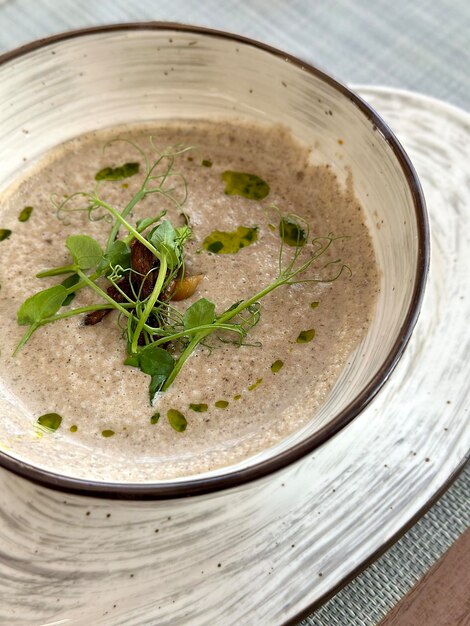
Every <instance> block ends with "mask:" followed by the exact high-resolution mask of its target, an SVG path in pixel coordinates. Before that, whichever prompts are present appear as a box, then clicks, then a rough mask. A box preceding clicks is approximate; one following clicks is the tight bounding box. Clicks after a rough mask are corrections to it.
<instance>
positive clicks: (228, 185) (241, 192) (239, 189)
mask: <svg viewBox="0 0 470 626" xmlns="http://www.w3.org/2000/svg"><path fill="white" fill-rule="evenodd" d="M222 180H223V181H224V183H225V193H226V194H227V195H228V196H243V197H244V198H248V200H263V198H266V196H267V195H268V193H269V185H268V183H267V182H265V181H264V180H263V179H262V178H260V177H259V176H256V174H246V173H244V172H232V171H227V172H223V173H222Z"/></svg>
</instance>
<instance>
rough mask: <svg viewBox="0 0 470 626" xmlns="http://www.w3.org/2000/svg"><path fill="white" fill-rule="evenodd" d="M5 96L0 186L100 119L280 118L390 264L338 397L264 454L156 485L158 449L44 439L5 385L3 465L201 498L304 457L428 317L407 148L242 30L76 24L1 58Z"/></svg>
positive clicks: (113, 491)
mask: <svg viewBox="0 0 470 626" xmlns="http://www.w3.org/2000/svg"><path fill="white" fill-rule="evenodd" d="M0 103H1V107H0V110H1V111H2V115H1V117H0V139H1V144H0V145H1V146H2V150H3V153H4V154H6V155H8V159H6V158H4V159H2V169H1V172H0V189H4V188H5V187H6V186H7V185H8V184H10V183H11V182H12V181H14V180H15V179H16V178H17V177H18V176H20V175H21V174H22V173H23V172H24V171H25V170H26V169H27V168H28V167H29V166H30V164H31V163H33V162H34V161H35V160H37V159H38V158H39V157H40V156H41V155H42V154H44V153H45V152H47V151H48V150H50V149H51V148H53V147H54V146H56V145H58V144H60V143H62V142H64V141H67V140H69V139H71V138H73V137H75V136H77V135H80V134H82V133H86V132H89V131H93V130H96V129H102V128H106V127H109V126H114V125H119V124H124V123H130V122H132V123H135V122H142V123H143V122H149V121H151V120H165V119H168V118H185V119H186V118H190V119H204V118H208V117H210V118H211V117H213V118H217V117H223V116H227V115H229V116H236V117H237V118H240V119H243V120H247V121H259V122H263V123H266V122H267V123H281V124H283V125H285V126H286V127H288V128H289V130H290V131H291V133H292V134H293V135H294V137H296V138H298V139H299V140H301V141H302V142H303V143H305V144H307V145H309V146H311V147H314V150H313V152H312V162H313V163H314V164H325V163H327V164H329V166H330V167H331V168H332V169H333V171H334V172H335V173H336V175H337V176H338V179H339V180H340V181H341V182H345V181H346V178H347V176H348V174H349V172H350V173H351V174H352V178H353V183H354V191H355V195H356V197H357V199H358V200H359V202H360V203H361V205H362V207H363V209H364V212H365V219H366V224H367V227H368V229H369V232H370V235H371V238H372V241H373V245H374V249H375V254H376V260H377V264H378V268H379V272H380V289H379V293H378V298H377V302H376V305H375V309H374V313H373V317H372V320H371V322H370V325H369V327H368V329H367V331H366V334H365V336H364V337H363V339H362V340H361V342H360V344H359V346H358V347H357V349H356V350H355V351H354V353H353V354H352V355H351V357H350V358H349V359H348V362H347V365H346V366H345V367H344V369H343V371H342V372H341V375H340V377H339V379H338V380H337V382H336V384H335V385H334V388H333V389H332V391H331V393H330V394H329V396H328V398H327V399H326V401H325V402H324V404H323V405H322V406H321V408H320V410H319V411H318V412H316V413H315V415H313V416H312V419H311V420H310V422H309V423H308V424H307V425H306V426H305V427H303V428H301V429H300V430H298V431H297V432H294V433H292V434H291V435H290V436H288V437H287V438H285V439H284V440H282V441H281V442H279V443H277V444H275V445H273V446H271V447H269V448H267V449H265V450H263V451H262V452H260V453H258V454H255V455H253V456H251V457H249V458H247V459H244V460H242V461H240V462H237V463H235V464H233V465H230V466H225V467H222V468H218V469H215V470H212V471H208V472H205V473H200V474H195V475H188V476H182V477H180V478H176V479H168V480H159V481H155V480H154V479H153V477H152V465H153V460H152V459H151V458H145V459H142V462H139V463H138V464H135V462H131V461H129V462H127V461H126V459H125V458H122V457H119V458H113V457H112V456H110V455H104V454H103V455H100V454H95V453H93V451H90V450H89V449H87V448H86V447H83V446H77V445H75V444H74V443H73V441H72V440H70V439H61V438H49V440H48V443H47V445H46V446H44V445H43V446H41V445H38V441H37V439H35V434H34V432H33V431H32V429H31V428H30V424H29V422H28V424H26V425H25V412H24V410H23V409H22V406H21V403H20V402H18V399H16V398H12V397H11V394H9V393H8V390H7V389H5V388H4V387H3V386H2V389H1V396H0V415H1V417H2V419H1V421H0V442H1V444H0V445H1V450H0V464H1V465H2V466H3V467H4V468H6V469H8V470H11V471H13V472H15V473H17V474H19V475H20V476H22V477H24V478H27V479H29V480H31V481H33V482H36V483H40V484H42V485H44V486H48V487H53V488H58V489H61V490H65V491H71V492H75V493H77V494H82V495H94V496H102V497H113V498H126V499H127V498H136V499H139V498H147V499H148V498H150V499H160V498H175V497H179V496H185V497H186V496H191V495H197V494H202V493H206V492H211V491H216V490H221V489H225V488H228V487H235V486H237V485H242V484H244V483H247V482H248V481H252V480H254V479H258V478H261V477H264V476H268V475H270V474H272V473H273V472H275V471H277V470H279V469H281V468H283V467H285V466H287V465H289V464H292V463H294V462H295V461H298V460H300V459H302V458H303V457H305V456H306V455H308V454H309V453H310V452H312V451H313V450H314V449H315V448H317V447H318V446H320V445H321V444H322V443H324V442H325V441H326V440H328V439H329V438H331V437H332V436H333V435H334V434H335V433H337V432H338V431H339V430H340V429H342V428H344V427H345V426H346V425H347V424H348V423H349V422H350V421H351V420H353V419H354V418H355V417H356V416H357V415H358V414H359V413H360V412H361V411H362V410H363V408H364V407H365V406H366V405H367V404H368V403H369V402H370V401H371V400H372V399H373V397H374V396H375V395H376V394H377V392H378V391H379V390H380V388H381V386H382V385H383V384H384V383H385V381H386V380H387V378H388V377H389V376H390V374H391V373H392V371H393V369H394V367H395V365H396V364H397V362H398V360H399V358H400V357H401V355H402V353H403V351H404V349H405V347H406V344H407V342H408V340H409V338H410V335H411V332H412V330H413V327H414V325H415V323H416V320H417V317H418V313H419V308H420V304H421V300H422V297H423V291H424V286H425V281H426V275H427V269H428V262H429V234H428V221H427V216H426V210H425V204H424V199H423V195H422V192H421V189H420V185H419V181H418V179H417V176H416V173H415V172H414V169H413V167H412V165H411V163H410V161H409V159H408V157H407V155H406V154H405V152H404V150H403V148H402V147H401V146H400V144H399V142H398V141H397V139H396V138H395V137H394V135H393V133H392V132H391V130H390V129H389V128H388V127H387V125H386V124H385V123H384V122H383V120H382V119H381V118H380V117H379V116H378V114H377V113H376V112H375V111H374V110H373V109H372V108H371V107H370V106H369V105H367V103H365V102H364V101H363V100H362V99H361V98H360V97H358V96H357V95H356V94H354V93H353V92H352V91H351V90H350V89H348V88H347V87H346V86H344V85H342V84H341V83H339V82H338V81H336V80H335V79H334V78H332V77H331V76H329V75H328V74H327V73H325V72H323V71H321V70H319V69H318V68H316V67H313V66H311V65H308V64H307V63H304V62H302V61H300V60H298V59H296V58H294V57H292V56H290V55H288V54H285V53H283V52H280V51H278V50H275V49H273V48H270V47H269V46H266V45H263V44H260V43H258V42H254V41H251V40H248V39H246V38H243V37H239V36H236V35H230V34H227V33H221V32H217V31H213V30H208V29H204V28H197V27H191V26H182V25H178V24H158V23H151V24H129V25H118V26H109V27H99V28H95V29H87V30H83V31H77V32H71V33H66V34H63V35H57V36H55V37H51V38H49V39H46V40H44V41H39V42H36V43H32V44H30V45H27V46H24V47H23V48H20V49H18V50H16V51H13V52H10V53H7V54H6V55H3V57H1V58H0ZM25 129H27V134H26V133H25V132H24V131H25ZM338 138H341V141H340V143H339V142H338ZM30 431H31V432H30ZM90 455H91V459H92V462H91V463H90V462H89V460H90ZM109 477H112V478H111V479H110V478H109Z"/></svg>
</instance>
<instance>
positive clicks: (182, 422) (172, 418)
mask: <svg viewBox="0 0 470 626" xmlns="http://www.w3.org/2000/svg"><path fill="white" fill-rule="evenodd" d="M166 417H167V419H168V421H169V422H170V426H171V427H172V428H173V430H176V432H178V433H182V432H183V431H184V430H186V427H187V425H188V422H187V421H186V418H185V416H184V415H183V414H182V413H181V412H180V411H178V410H177V409H169V410H168V412H167V414H166Z"/></svg>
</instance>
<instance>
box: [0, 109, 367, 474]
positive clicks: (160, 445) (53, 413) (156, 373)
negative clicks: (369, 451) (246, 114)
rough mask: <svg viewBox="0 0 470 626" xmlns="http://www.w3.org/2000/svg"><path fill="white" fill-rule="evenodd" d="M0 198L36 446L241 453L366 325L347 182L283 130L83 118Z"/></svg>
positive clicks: (16, 335)
mask: <svg viewBox="0 0 470 626" xmlns="http://www.w3.org/2000/svg"><path fill="white" fill-rule="evenodd" d="M117 138H119V140H117V141H111V140H114V139H117ZM105 146H106V147H105ZM169 147H172V148H171V150H170V148H169ZM186 148H188V149H186ZM339 149H340V148H339ZM165 150H166V154H167V155H169V156H163V158H162V159H161V160H160V161H159V162H158V163H157V165H156V166H155V169H154V170H153V171H152V175H153V178H149V179H148V182H147V189H156V190H157V191H154V192H152V193H145V194H142V193H140V195H139V190H142V184H143V181H144V179H145V176H146V162H145V157H147V159H148V165H149V167H152V165H153V164H154V163H155V162H156V161H157V160H158V158H159V154H161V153H162V152H163V151H165ZM144 153H145V155H144ZM74 192H87V193H88V194H89V195H88V196H83V195H82V196H81V195H78V196H73V195H72V194H74ZM94 194H96V195H94ZM136 194H137V196H136ZM96 197H98V198H99V200H100V202H101V204H98V205H97V204H96V203H95V204H94V205H93V207H92V209H91V210H88V211H87V210H83V209H85V208H86V207H87V205H88V206H90V205H91V204H93V199H94V198H95V199H96ZM134 200H135V202H134ZM0 201H1V216H0V227H1V230H0V238H1V241H0V258H1V274H2V275H1V290H0V315H1V323H2V330H3V332H2V346H1V357H0V358H1V372H2V378H3V385H4V386H5V388H6V389H7V391H8V393H9V394H10V397H16V398H17V399H18V402H19V403H20V404H21V406H22V410H23V411H24V430H25V431H31V430H33V429H35V430H36V431H37V434H38V437H39V440H38V443H37V445H47V439H48V438H51V437H53V438H66V439H68V440H69V441H70V440H72V441H74V442H76V443H77V445H80V446H86V447H88V448H89V449H90V450H93V451H97V450H99V451H101V452H103V451H104V453H106V454H108V453H109V454H110V455H124V456H125V457H126V458H127V459H135V461H136V462H139V460H141V459H146V460H148V459H149V458H152V459H154V462H155V471H154V476H153V478H154V479H155V480H158V479H167V478H173V477H178V476H183V475H191V474H195V473H199V472H204V471H207V470H211V469H214V468H217V467H221V466H226V465H230V464H233V463H236V462H239V461H241V460H242V459H244V458H246V457H248V456H251V455H253V454H255V453H257V452H259V451H261V450H263V449H264V448H267V447H270V446H272V445H274V444H276V443H277V442H279V441H280V440H282V439H283V438H285V437H286V436H288V435H289V434H290V433H292V432H293V431H295V430H298V429H299V428H301V427H302V426H304V425H305V424H306V423H307V422H309V421H310V420H312V419H315V412H316V411H317V409H318V407H319V406H321V404H322V403H323V402H324V401H325V398H326V397H327V395H328V393H329V392H330V390H331V388H332V386H333V384H334V383H335V381H336V380H337V378H338V376H339V374H340V373H341V370H342V369H343V368H344V366H345V365H346V363H347V361H348V357H349V356H350V355H351V354H352V352H353V351H354V349H355V348H356V346H357V345H358V343H359V341H360V339H361V338H362V337H363V335H364V333H365V329H366V328H367V326H368V322H369V318H370V316H371V311H372V308H373V305H374V301H375V297H376V292H377V289H378V272H377V268H376V263H375V258H374V252H373V248H372V243H371V239H370V237H369V234H368V231H367V228H366V226H365V224H364V215H363V212H362V209H361V207H360V205H359V204H358V201H357V200H356V198H355V196H354V193H353V188H352V181H351V180H350V179H349V180H348V182H347V184H346V185H343V184H340V183H339V182H338V180H337V178H336V176H335V174H334V173H333V171H332V168H330V167H329V166H328V165H324V166H313V165H311V164H309V150H308V149H307V148H305V147H303V146H301V145H300V144H298V143H297V142H296V141H294V140H293V139H292V138H291V136H290V135H289V133H288V132H287V131H286V130H285V129H283V128H282V127H277V126H276V127H269V128H268V127H263V126H257V125H250V124H247V123H246V124H245V123H241V122H240V123H238V122H234V121H232V122H209V121H207V122H204V121H198V122H189V121H188V122H184V121H183V122H168V123H166V124H158V125H152V126H145V127H144V126H138V127H136V126H128V127H120V128H114V129H111V130H107V131H100V132H95V133H90V134H87V135H84V136H81V137H78V138H76V139H74V140H72V141H70V142H68V143H66V144H64V145H61V146H59V147H57V148H56V149H54V150H53V151H51V152H50V153H48V154H47V155H45V156H44V157H43V158H42V159H41V160H40V161H39V162H38V163H37V164H36V165H35V166H34V167H33V168H31V169H30V171H29V172H28V173H27V175H26V176H24V177H23V178H22V179H21V180H20V181H17V182H16V183H15V184H14V185H13V186H11V187H10V188H9V189H7V190H6V191H4V192H3V194H2V195H1V197H0ZM130 202H131V205H129V203H130ZM125 207H128V211H127V212H126V214H125V215H126V217H125V221H127V223H128V224H131V225H132V229H133V230H132V231H131V233H129V231H128V230H127V229H126V227H125V224H124V225H122V219H121V220H120V218H119V217H116V215H119V213H121V212H122V211H123V209H125ZM79 209H81V210H79ZM164 211H166V213H165V214H163V212H164ZM144 219H147V220H148V221H147V222H143V221H142V220H144ZM114 224H117V225H118V224H120V228H119V231H118V235H117V237H118V239H119V240H121V241H122V244H119V245H118V246H116V245H114V246H113V244H114V233H113V225H114ZM162 224H164V226H162ZM116 229H117V226H116V228H115V231H114V232H116ZM135 233H137V235H138V236H139V237H140V239H139V237H136V236H135ZM78 235H79V236H80V237H77V236H78ZM83 235H86V236H87V237H83ZM90 237H91V238H93V239H90ZM141 240H143V243H142V241H141ZM98 244H99V245H98ZM97 250H98V252H96V251H97ZM100 250H101V251H103V257H102V258H101V257H100V254H101V252H100ZM151 250H155V251H156V254H157V256H155V255H153V254H152V251H151ZM106 254H107V256H106ZM113 255H114V256H113ZM139 255H140V256H139ZM163 264H164V265H163ZM61 267H62V268H65V269H63V270H59V271H58V272H59V273H57V272H55V271H52V272H46V275H45V276H44V277H42V278H37V277H36V274H38V273H39V272H41V271H44V270H50V269H51V268H61ZM103 268H105V269H103ZM299 268H300V269H302V268H304V269H303V271H298V272H297V270H299ZM183 271H184V278H183ZM282 272H284V274H283V276H284V278H285V280H284V282H282V280H280V278H279V277H280V274H282ZM296 272H297V273H296ZM54 274H56V275H54ZM84 277H85V278H84ZM188 277H189V278H188ZM84 281H85V282H84ZM87 281H88V282H87ZM159 281H160V283H159ZM276 281H277V282H276ZM299 281H300V282H299ZM305 281H308V282H305ZM61 284H63V286H62V287H60V288H59V289H56V290H53V291H48V292H47V293H46V295H45V296H41V298H42V300H41V298H39V299H38V297H36V299H35V300H33V301H29V303H28V301H27V299H28V298H30V297H31V296H33V294H36V293H38V292H39V291H41V290H46V289H48V288H52V287H54V286H57V285H61ZM75 285H77V286H78V287H77V291H76V292H74V291H73V287H74V286H75ZM159 287H162V289H159ZM268 287H269V288H268ZM257 294H259V298H254V296H256V295H257ZM65 296H67V297H65ZM25 301H27V302H26V304H24V305H23V306H22V303H24V302H25ZM113 303H114V304H113ZM196 303H197V304H196ZM33 305H34V306H33ZM214 305H215V306H214ZM106 306H108V307H109V308H104V307H106ZM237 307H238V308H237ZM77 308H80V309H85V310H84V312H83V313H81V314H79V315H73V313H72V312H73V310H75V309H77ZM116 309H117V310H116ZM56 316H57V317H59V319H58V320H57V321H53V320H52V318H55V317H56ZM52 321H53V323H52ZM19 322H20V323H19ZM29 335H30V336H29ZM22 337H23V338H24V342H23V343H24V345H22V347H20V349H19V350H18V351H17V352H16V354H15V355H14V356H13V353H14V351H15V348H16V347H17V346H18V344H19V343H20V341H21V339H22ZM167 337H169V339H167ZM144 353H145V355H146V356H145V358H144V357H143V356H142V355H143V354H144ZM125 361H126V364H125ZM17 436H19V437H21V433H17ZM58 469H59V468H58Z"/></svg>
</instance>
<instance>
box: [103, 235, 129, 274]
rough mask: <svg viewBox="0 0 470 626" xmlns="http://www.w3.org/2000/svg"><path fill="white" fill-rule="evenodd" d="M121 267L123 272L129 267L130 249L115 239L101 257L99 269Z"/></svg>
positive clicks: (124, 243)
mask: <svg viewBox="0 0 470 626" xmlns="http://www.w3.org/2000/svg"><path fill="white" fill-rule="evenodd" d="M117 266H119V267H121V268H122V269H123V270H126V269H128V268H129V267H130V266H131V249H130V248H129V246H128V245H127V243H126V242H125V241H122V240H121V239H116V241H114V242H113V243H112V244H111V246H110V247H109V249H108V251H107V252H106V254H105V255H104V256H103V257H102V260H101V264H100V269H105V268H113V267H117Z"/></svg>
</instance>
